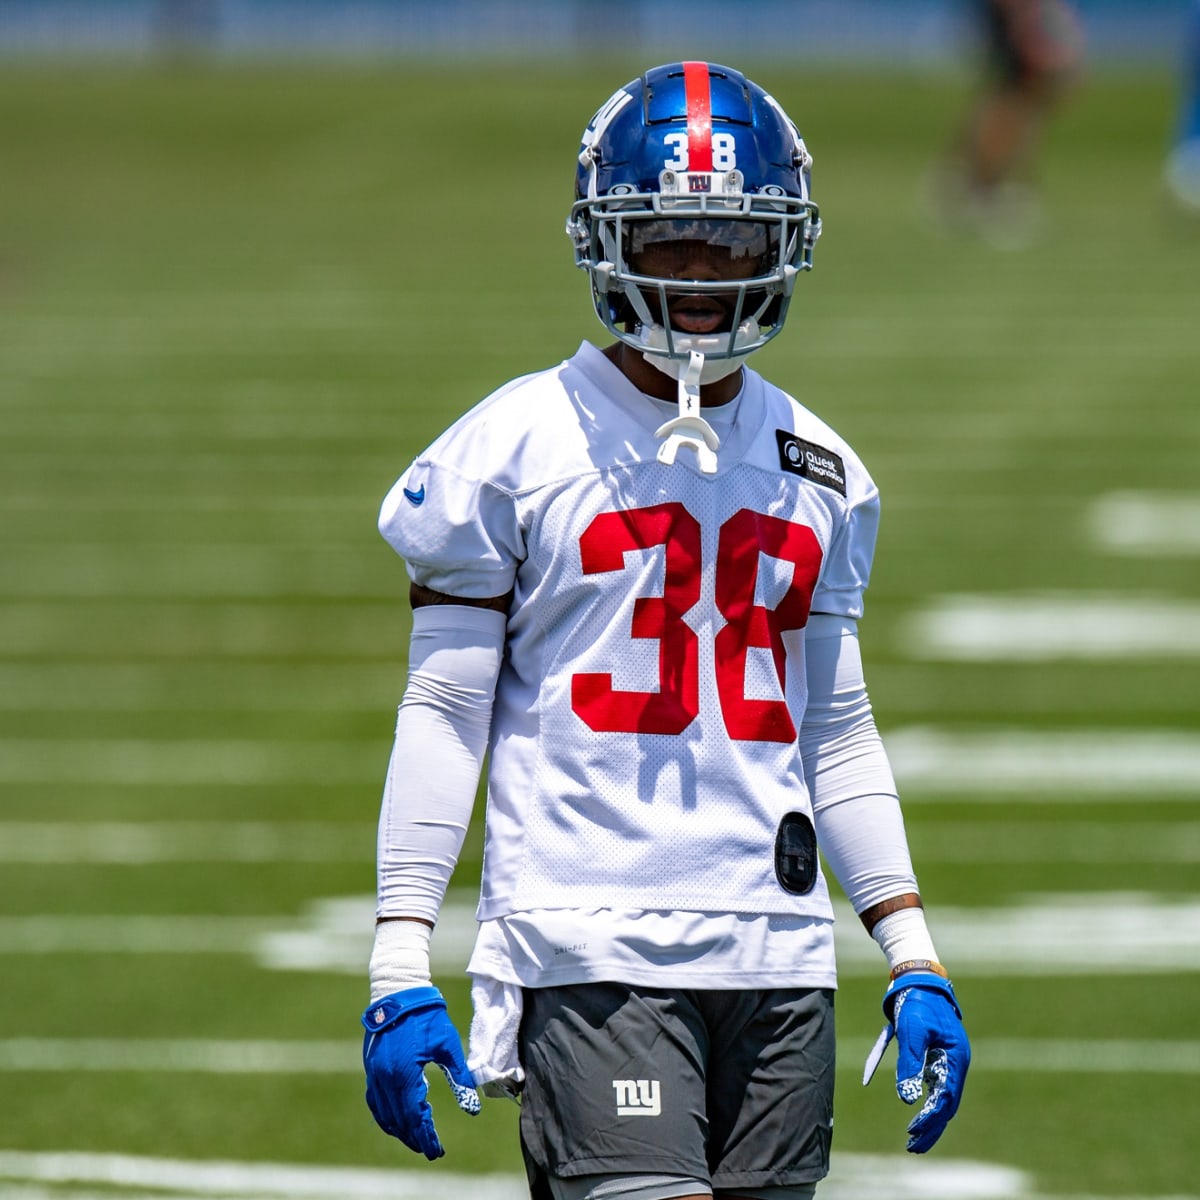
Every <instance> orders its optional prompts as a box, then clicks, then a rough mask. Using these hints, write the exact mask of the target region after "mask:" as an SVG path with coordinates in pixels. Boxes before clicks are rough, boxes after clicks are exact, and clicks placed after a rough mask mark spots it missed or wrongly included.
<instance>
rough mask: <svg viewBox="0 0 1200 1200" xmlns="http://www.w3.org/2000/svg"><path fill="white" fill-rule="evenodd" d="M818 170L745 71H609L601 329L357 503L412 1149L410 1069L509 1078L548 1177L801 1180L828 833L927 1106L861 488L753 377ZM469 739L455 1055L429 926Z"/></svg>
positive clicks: (809, 240)
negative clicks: (475, 841) (477, 818)
mask: <svg viewBox="0 0 1200 1200" xmlns="http://www.w3.org/2000/svg"><path fill="white" fill-rule="evenodd" d="M811 166H812V158H811V156H810V154H809V152H808V148H807V147H806V145H805V143H804V141H803V139H802V138H801V137H800V134H799V133H798V132H797V129H796V127H795V126H794V125H793V124H792V122H791V121H790V120H789V119H788V117H787V116H786V115H785V114H784V111H783V109H782V108H781V107H780V105H779V104H778V103H777V102H776V101H775V100H774V99H773V98H772V97H771V96H770V95H768V94H767V93H766V92H765V91H763V89H762V88H760V87H759V86H758V85H756V84H754V83H752V82H751V81H750V80H748V79H746V78H745V77H744V76H743V75H741V74H740V73H739V72H737V71H735V70H731V69H729V68H727V67H722V66H717V65H715V64H711V63H705V62H680V63H673V64H669V65H665V66H660V67H656V68H654V69H653V70H650V71H647V72H646V73H645V74H644V75H642V76H641V77H640V78H637V79H634V80H632V81H631V82H630V83H628V84H626V85H625V86H624V87H623V88H621V89H620V90H619V91H618V92H616V93H615V94H614V95H613V96H612V97H611V99H609V100H608V102H607V103H605V104H604V105H603V106H602V107H601V108H600V110H599V111H598V112H597V113H596V115H595V116H594V117H593V119H592V121H591V123H590V124H589V125H588V127H587V129H586V131H585V132H584V135H583V139H582V144H581V145H580V148H579V153H578V158H577V162H576V173H575V195H576V200H575V203H574V205H573V206H572V208H571V211H570V215H569V218H568V221H567V232H568V233H569V235H570V238H571V241H572V244H573V245H574V250H575V261H576V263H577V265H578V266H579V267H581V268H583V269H584V270H585V271H586V273H587V277H588V279H589V282H590V285H591V294H592V301H593V304H594V306H595V310H596V314H597V315H598V317H599V318H600V321H601V322H602V323H603V325H604V327H605V328H606V330H607V331H608V333H609V335H611V341H610V343H609V344H608V345H607V346H606V347H605V348H603V349H600V348H597V347H596V346H593V345H591V344H589V343H587V342H585V343H584V344H583V345H581V346H580V348H579V349H578V351H577V352H576V353H575V354H574V355H572V356H571V357H570V358H568V359H567V360H566V361H565V362H562V363H559V364H558V365H557V366H555V367H552V368H550V369H549V370H543V371H539V372H537V373H536V374H533V375H528V376H525V377H524V378H521V379H518V380H516V381H514V382H511V383H509V384H507V385H506V386H504V387H502V388H500V389H499V390H498V391H497V392H495V393H493V394H492V395H491V396H489V397H488V398H487V399H485V400H484V401H483V402H482V403H481V404H479V405H478V406H476V407H475V408H473V409H472V410H471V411H470V412H468V413H467V414H466V415H465V416H463V417H462V418H461V419H459V420H458V421H457V422H456V423H455V424H454V425H452V426H451V427H450V428H449V429H448V430H447V431H446V432H445V433H444V434H443V435H442V436H441V437H439V438H438V439H437V440H436V441H435V442H434V443H433V445H432V446H430V447H429V449H427V450H426V451H425V452H423V453H422V454H420V455H419V456H418V457H417V459H416V460H415V461H414V462H413V463H412V464H411V466H409V467H408V469H407V470H406V471H405V472H404V474H403V475H402V476H401V477H400V479H399V480H398V481H397V483H396V484H395V486H394V487H393V489H392V490H391V492H390V493H389V494H388V496H387V498H386V499H385V501H384V503H383V507H382V511H381V514H380V528H381V530H382V532H383V534H384V536H385V537H386V538H387V540H388V542H390V544H391V545H392V546H393V547H394V548H395V550H396V551H397V552H398V553H399V554H400V555H402V556H403V558H404V560H405V562H406V563H407V567H408V572H409V574H410V576H411V581H412V584H411V601H412V605H413V609H414V612H413V631H412V645H411V654H410V662H409V677H408V683H407V688H406V691H405V693H404V697H403V700H402V702H401V704H400V709H399V717H398V721H397V725H396V736H395V745H394V749H393V752H392V758H391V763H390V766H389V769H388V775H387V782H386V786H385V790H384V797H383V805H382V814H381V821H380V832H379V863H378V867H379V872H378V874H379V899H378V924H377V927H376V940H375V947H374V951H373V953H372V956H371V962H370V986H371V1002H370V1004H369V1005H368V1006H367V1008H366V1011H365V1012H364V1014H363V1018H362V1019H363V1024H364V1026H365V1028H366V1033H365V1037H364V1061H365V1066H366V1074H367V1100H368V1103H369V1105H370V1107H371V1110H372V1112H373V1113H374V1115H375V1117H376V1119H377V1121H378V1122H379V1124H380V1125H381V1126H382V1127H383V1129H384V1130H386V1131H387V1132H388V1133H390V1134H393V1135H394V1136H396V1137H398V1138H400V1139H401V1140H402V1141H403V1142H404V1143H405V1144H406V1145H407V1146H409V1147H411V1148H412V1149H414V1150H417V1151H419V1152H422V1153H424V1154H425V1155H426V1156H428V1157H429V1158H436V1157H438V1156H439V1155H441V1154H442V1146H441V1143H440V1142H439V1140H438V1136H437V1134H436V1132H435V1130H434V1125H433V1120H432V1114H431V1110H430V1106H429V1103H428V1098H427V1094H426V1085H425V1080H424V1078H423V1075H422V1070H423V1068H424V1067H425V1065H426V1064H429V1063H433V1064H436V1065H437V1066H439V1067H441V1068H442V1069H443V1071H444V1072H445V1074H446V1077H447V1079H448V1080H449V1082H450V1085H451V1087H452V1089H453V1091H454V1094H455V1096H456V1098H457V1100H458V1103H459V1105H460V1106H461V1107H462V1108H463V1109H464V1110H466V1111H468V1112H473V1111H476V1110H477V1109H478V1106H479V1090H481V1089H482V1090H484V1091H486V1092H488V1093H495V1094H499V1095H504V1094H509V1095H515V1096H519V1097H520V1099H521V1106H522V1107H521V1118H520V1130H521V1144H522V1150H523V1153H524V1156H525V1161H526V1163H527V1166H528V1172H529V1179H530V1188H531V1194H532V1195H533V1196H534V1197H535V1198H536V1200H600V1198H601V1197H604V1198H605V1200H668V1198H677V1200H681V1198H695V1197H702V1196H703V1197H707V1196H720V1197H726V1198H731V1200H732V1198H734V1197H737V1198H743V1200H751V1198H753V1200H803V1198H806V1197H809V1196H811V1195H812V1193H813V1189H814V1188H815V1185H816V1183H817V1181H818V1180H820V1179H821V1178H822V1177H823V1176H824V1175H825V1174H826V1172H827V1170H828V1166H829V1146H830V1137H831V1125H832V1115H833V1080H834V1027H833V997H834V989H835V986H836V973H835V966H834V945H833V910H832V908H831V905H830V896H829V890H828V888H827V885H826V880H825V877H824V875H823V872H822V867H821V864H820V862H819V859H818V848H819V849H820V850H821V851H822V852H823V854H824V856H825V859H826V861H827V862H828V863H829V865H830V867H831V868H832V871H833V873H834V874H835V875H836V877H837V879H838V882H839V883H840V885H841V887H842V888H843V890H844V891H845V893H846V895H847V896H848V897H849V899H850V900H851V902H852V903H853V906H854V908H855V910H856V911H857V913H858V914H859V916H860V918H861V920H862V923H863V924H864V925H865V927H866V929H867V930H868V931H869V932H870V933H871V935H872V936H873V937H874V938H875V940H876V941H877V942H878V943H879V945H880V947H881V950H882V955H883V958H884V960H885V962H886V970H887V971H888V972H889V973H890V977H891V978H890V981H889V984H888V986H887V988H886V994H885V999H884V1002H883V1009H884V1013H885V1016H886V1025H885V1028H884V1032H883V1033H882V1034H881V1036H880V1041H879V1044H878V1046H877V1050H876V1052H875V1053H874V1054H873V1055H872V1059H873V1060H874V1061H878V1058H879V1057H880V1055H881V1054H882V1052H883V1049H884V1048H885V1047H886V1045H887V1043H888V1041H889V1040H890V1039H891V1038H892V1037H893V1036H894V1037H895V1039H896V1041H897V1045H898V1060H897V1086H898V1090H899V1093H900V1095H901V1097H902V1098H903V1099H904V1100H905V1101H907V1102H908V1103H910V1104H912V1103H916V1102H918V1100H922V1101H923V1102H922V1103H921V1105H920V1108H919V1111H918V1113H917V1115H916V1117H915V1118H914V1119H913V1121H912V1123H911V1124H910V1125H909V1136H908V1148H909V1149H910V1150H912V1151H914V1152H918V1153H920V1152H924V1151H926V1150H928V1149H929V1148H930V1147H931V1146H933V1144H934V1143H935V1142H936V1141H937V1140H938V1138H939V1136H940V1135H941V1134H942V1132H943V1131H944V1129H945V1127H946V1124H947V1122H948V1121H949V1120H950V1118H951V1117H952V1116H953V1114H954V1112H955V1110H956V1109H957V1107H958V1104H959V1098H960V1095H961V1092H962V1088H963V1082H964V1079H965V1076H966V1072H967V1066H968V1062H969V1057H970V1051H969V1048H968V1043H967V1038H966V1035H965V1034H964V1032H963V1027H962V1023H961V1017H960V1012H959V1006H958V1002H957V1000H956V998H955V994H954V991H953V989H952V988H951V985H950V983H949V980H948V978H947V975H946V970H945V968H944V967H942V966H941V965H940V964H939V962H938V959H937V953H936V951H935V949H934V945H933V941H932V939H931V936H930V933H929V931H928V929H927V926H926V922H925V917H924V913H923V910H922V905H921V898H920V894H919V892H918V889H917V882H916V878H915V876H914V873H913V868H912V865H911V861H910V856H909V852H908V848H907V844H906V840H905V832H904V825H903V821H902V817H901V811H900V805H899V801H898V799H897V794H896V787H895V784H894V782H893V778H892V773H891V771H890V769H889V765H888V760H887V757H886V754H885V751H884V747H883V745H882V743H881V741H880V737H879V735H878V733H877V732H876V728H875V724H874V719H873V717H872V713H871V706H870V703H869V700H868V697H867V691H866V687H865V684H864V682H863V670H862V664H861V660H860V656H859V644H858V638H857V623H858V620H859V618H860V616H861V615H862V611H863V592H864V589H865V588H866V586H867V578H868V574H869V572H870V568H871V560H872V555H873V552H874V544H875V532H876V524H877V518H878V512H879V501H878V495H877V492H876V489H875V485H874V484H873V483H872V481H871V478H870V476H869V475H868V474H867V471H866V469H865V468H864V466H863V464H862V463H861V461H860V460H859V458H858V457H857V456H856V455H855V453H854V452H853V451H852V450H851V449H850V447H849V446H848V445H847V444H846V443H845V442H844V441H843V440H842V439H841V438H840V437H839V436H838V435H837V434H836V433H835V432H834V431H833V430H832V429H831V428H830V427H829V426H828V425H827V424H825V422H824V421H823V420H821V419H820V418H819V417H817V416H816V415H814V414H813V413H812V412H811V411H809V409H808V408H807V407H805V406H804V404H803V403H802V402H801V399H797V398H795V397H793V396H791V395H789V394H787V393H786V392H784V391H781V390H780V389H779V388H778V387H775V386H774V385H772V384H770V383H768V382H767V381H766V380H765V379H763V378H762V376H760V375H759V374H757V373H756V372H755V371H754V370H753V369H751V368H750V367H749V366H748V365H747V360H748V359H749V357H750V356H751V355H752V354H753V353H754V352H755V351H756V350H758V349H759V348H760V347H762V346H763V345H765V344H766V343H767V342H768V341H769V340H770V339H771V338H773V337H774V336H775V335H776V334H778V333H779V332H780V330H781V329H782V328H783V324H784V321H785V319H786V317H787V313H788V310H789V307H790V305H791V301H792V297H793V292H794V290H795V288H796V286H797V283H798V281H799V279H800V277H801V276H802V275H803V274H804V272H805V271H807V270H808V269H809V268H810V267H811V265H812V255H813V248H814V246H815V245H816V242H817V238H818V235H819V234H820V231H821V223H820V217H819V214H818V209H817V205H816V203H815V202H814V200H813V197H812V193H811V182H810V169H811ZM802 398H803V397H802ZM485 754H486V755H488V756H489V759H488V761H489V768H488V778H487V784H488V798H487V811H486V817H485V851H484V865H483V877H482V893H481V896H480V899H479V906H478V913H477V915H478V920H479V928H478V937H477V941H476V944H475V948H474V952H473V954H472V956H471V960H470V963H469V967H468V970H469V972H470V974H471V976H472V984H473V986H472V1000H473V1008H474V1017H473V1020H472V1024H471V1030H470V1039H469V1055H468V1056H464V1053H463V1049H462V1045H461V1043H460V1041H459V1035H458V1033H457V1032H456V1030H455V1028H454V1026H453V1025H452V1024H451V1022H450V1020H449V1018H448V1016H447V1012H446V1006H445V1002H444V1000H443V998H442V996H441V994H440V992H439V991H438V989H437V988H435V987H434V986H433V984H432V982H431V979H430V972H429V940H430V932H431V930H432V928H433V926H434V924H435V922H436V921H437V917H438V910H439V907H440V905H441V903H442V900H443V897H444V894H445V891H446V886H447V882H448V880H449V879H450V875H451V872H452V871H453V869H454V866H455V863H456V860H457V857H458V855H459V851H460V848H461V846H462V842H463V836H464V831H465V829H466V827H467V823H468V821H469V819H470V815H471V809H472V803H473V798H474V795H475V789H476V784H477V782H478V778H479V773H480V770H481V766H482V763H483V761H484V757H485ZM881 969H883V965H882V964H881ZM873 1065H874V1062H872V1068H873Z"/></svg>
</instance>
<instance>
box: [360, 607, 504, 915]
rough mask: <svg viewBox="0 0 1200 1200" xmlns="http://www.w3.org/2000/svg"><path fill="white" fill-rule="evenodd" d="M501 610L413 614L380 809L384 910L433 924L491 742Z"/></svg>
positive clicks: (432, 610) (433, 609)
mask: <svg viewBox="0 0 1200 1200" xmlns="http://www.w3.org/2000/svg"><path fill="white" fill-rule="evenodd" d="M505 628H506V618H505V615H504V614H503V613H501V612H496V611H494V610H492V609H487V608H478V607H474V606H467V605H457V604H455V605H427V606H424V607H421V608H418V609H416V610H415V611H414V613H413V631H412V643H411V648H410V651H409V675H408V686H407V688H406V689H405V692H404V698H403V700H401V702H400V709H399V712H398V714H397V718H396V740H395V744H394V746H393V747H392V757H391V762H390V763H389V764H388V772H387V781H386V783H385V785H384V790H383V804H382V808H381V811H380V817H379V848H378V859H377V862H378V908H377V910H376V911H377V915H378V916H380V917H389V916H409V917H420V918H422V919H423V920H426V921H428V922H429V923H430V924H433V923H434V922H436V920H437V915H438V910H439V909H440V908H441V904H442V899H443V897H444V896H445V894H446V885H447V884H448V883H449V882H450V875H451V873H452V872H453V870H454V867H455V864H456V863H457V862H458V855H459V852H460V851H461V850H462V844H463V838H464V837H465V836H466V832H467V825H468V823H469V822H470V819H471V810H472V808H473V807H474V804H475V791H476V789H477V788H478V786H479V773H480V770H481V768H482V766H483V758H484V754H485V752H486V750H487V741H488V731H489V729H490V726H491V719H492V701H493V698H494V696H495V691H496V680H497V678H498V676H499V674H500V661H501V658H502V657H503V654H504V638H505Z"/></svg>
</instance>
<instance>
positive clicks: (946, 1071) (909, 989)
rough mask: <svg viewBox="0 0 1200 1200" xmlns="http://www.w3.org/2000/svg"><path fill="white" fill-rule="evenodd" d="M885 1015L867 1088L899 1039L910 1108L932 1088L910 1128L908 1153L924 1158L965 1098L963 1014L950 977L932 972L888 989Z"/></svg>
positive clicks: (900, 1078) (899, 1075)
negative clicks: (885, 1019)
mask: <svg viewBox="0 0 1200 1200" xmlns="http://www.w3.org/2000/svg"><path fill="white" fill-rule="evenodd" d="M883 1013H884V1016H886V1017H887V1019H888V1023H887V1025H886V1026H885V1027H884V1030H883V1032H882V1033H881V1034H880V1035H879V1040H878V1041H877V1042H876V1043H875V1047H874V1049H873V1050H872V1051H871V1053H870V1055H869V1056H868V1058H867V1063H866V1067H865V1069H864V1071H863V1084H864V1085H866V1084H867V1083H869V1082H870V1080H871V1076H872V1075H874V1074H875V1068H876V1067H877V1066H878V1065H879V1060H880V1059H881V1058H882V1057H883V1052H884V1051H885V1050H886V1049H887V1046H888V1043H889V1042H890V1041H891V1040H892V1038H893V1037H894V1038H895V1039H896V1048H897V1052H898V1054H897V1059H896V1093H897V1095H899V1097H900V1099H901V1100H903V1101H904V1103H905V1104H915V1103H916V1102H917V1101H918V1100H919V1099H920V1098H921V1092H922V1089H923V1088H924V1089H926V1096H925V1103H924V1105H923V1106H922V1107H921V1111H920V1112H919V1113H917V1115H916V1116H915V1117H914V1118H913V1120H912V1122H911V1123H910V1124H909V1126H908V1150H909V1151H910V1152H911V1153H913V1154H924V1153H925V1152H926V1151H927V1150H929V1149H931V1148H932V1146H933V1145H934V1143H935V1142H936V1141H937V1140H938V1138H940V1137H941V1136H942V1133H943V1132H944V1131H945V1128H946V1126H947V1124H948V1123H949V1121H950V1118H951V1117H953V1116H954V1114H955V1113H956V1112H957V1111H958V1104H959V1101H960V1100H961V1099H962V1092H963V1085H964V1084H965V1083H966V1079H967V1068H968V1067H969V1066H970V1065H971V1044H970V1042H969V1041H968V1040H967V1031H966V1030H965V1029H964V1028H963V1023H962V1011H961V1010H960V1009H959V1007H958V1000H957V999H956V998H955V995H954V989H953V987H951V986H950V981H949V980H948V979H943V978H942V977H941V976H940V975H936V974H934V973H933V972H932V971H906V972H905V973H904V974H902V975H900V976H898V977H897V978H896V979H894V980H893V981H892V984H891V986H890V987H889V988H888V990H887V994H886V995H885V996H884V998H883Z"/></svg>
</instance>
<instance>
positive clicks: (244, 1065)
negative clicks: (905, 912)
mask: <svg viewBox="0 0 1200 1200" xmlns="http://www.w3.org/2000/svg"><path fill="white" fill-rule="evenodd" d="M870 1048H871V1042H870V1041H869V1040H866V1039H858V1038H849V1039H844V1040H842V1041H841V1042H840V1043H839V1057H838V1069H839V1070H842V1071H847V1072H850V1073H852V1074H857V1073H861V1070H862V1062H863V1060H864V1059H865V1058H866V1056H867V1052H868V1050H870ZM971 1050H972V1069H973V1070H975V1071H980V1070H986V1071H991V1072H996V1071H1018V1072H1020V1073H1021V1074H1034V1075H1046V1074H1049V1075H1057V1074H1080V1073H1083V1074H1098V1073H1109V1074H1126V1073H1129V1072H1138V1073H1139V1074H1143V1075H1200V1042H1198V1041H1192V1042H1185V1041H1155V1040H1148V1041H1134V1040H1131V1039H1119V1040H1100V1041H1089V1040H1086V1039H1083V1038H976V1039H973V1040H972V1043H971ZM360 1055H361V1042H360V1040H359V1039H358V1038H357V1037H354V1036H350V1037H348V1038H346V1039H344V1040H342V1041H333V1040H324V1041H321V1040H313V1041H301V1040H286V1039H274V1040H269V1039H261V1038H259V1039H245V1040H238V1039H232V1038H33V1037H22V1038H0V1074H3V1073H9V1074H13V1073H18V1074H19V1073H25V1072H28V1073H32V1074H58V1073H67V1074H72V1075H74V1074H78V1073H80V1072H93V1073H101V1074H111V1073H120V1072H131V1073H135V1074H158V1073H165V1074H172V1075H174V1074H198V1075H346V1074H350V1075H355V1074H358V1073H360V1072H361V1071H362V1061H361V1057H360Z"/></svg>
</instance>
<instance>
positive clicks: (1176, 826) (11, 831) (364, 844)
mask: <svg viewBox="0 0 1200 1200" xmlns="http://www.w3.org/2000/svg"><path fill="white" fill-rule="evenodd" d="M375 838H376V826H375V822H373V821H372V822H350V821H275V822H273V821H4V820H0V863H23V864H39V863H41V864H46V865H57V864H63V863H103V864H106V865H111V866H144V865H146V864H150V863H171V862H219V863H265V862H279V863H292V862H294V863H300V862H358V861H363V862H367V861H369V860H370V858H371V856H372V855H373V854H374V851H375ZM920 857H921V860H922V861H923V862H972V863H1016V862H1026V863H1032V862H1087V863H1130V862H1138V863H1164V862H1165V863H1169V862H1177V863H1196V862H1200V821H1129V822H1124V821H1120V822H1119V821H1101V820H1079V821H1038V822H1037V823H1036V825H1031V824H1029V823H1028V822H1022V821H972V822H954V823H951V824H946V823H941V824H937V825H933V824H927V825H925V826H923V827H922V829H921V832H920Z"/></svg>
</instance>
